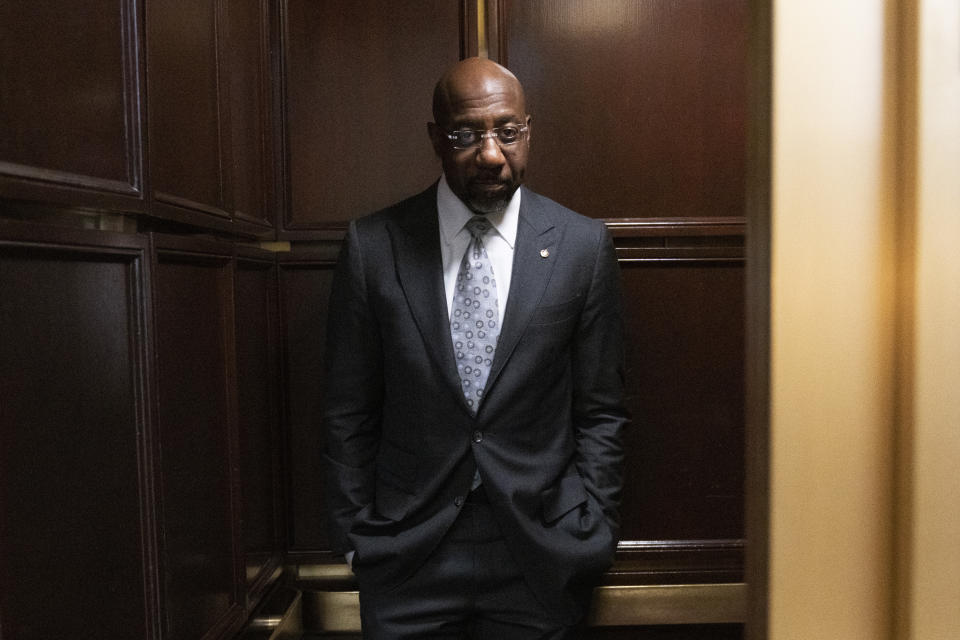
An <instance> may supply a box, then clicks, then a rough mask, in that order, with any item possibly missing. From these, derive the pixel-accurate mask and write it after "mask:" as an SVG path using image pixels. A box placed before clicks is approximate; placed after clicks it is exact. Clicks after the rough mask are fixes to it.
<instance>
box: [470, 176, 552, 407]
mask: <svg viewBox="0 0 960 640" xmlns="http://www.w3.org/2000/svg"><path fill="white" fill-rule="evenodd" d="M556 242H557V229H556V227H555V226H554V221H553V216H551V215H550V212H549V211H548V210H547V209H545V208H544V207H543V206H542V204H541V203H540V202H539V200H538V199H537V196H536V194H533V193H531V192H530V191H529V190H527V189H526V188H523V193H522V196H521V198H520V221H519V223H518V225H517V243H516V246H515V247H514V251H513V273H512V276H511V280H510V295H509V296H508V298H507V309H506V314H505V315H504V319H503V330H502V331H501V332H500V340H499V342H498V343H497V351H496V353H495V354H494V356H493V364H492V365H491V369H490V377H489V379H488V380H487V390H488V392H491V391H492V389H493V386H494V384H495V383H496V381H497V378H498V377H499V375H500V372H501V371H502V370H503V367H504V366H505V365H506V363H507V361H508V360H509V359H510V356H511V355H512V354H513V350H514V348H516V346H517V342H519V340H520V336H522V335H523V332H524V331H525V330H526V328H527V325H528V324H529V323H530V318H531V317H532V316H533V312H534V311H535V310H536V308H537V305H538V304H539V303H540V298H541V297H543V292H544V290H545V289H546V286H547V282H549V281H550V274H551V273H552V272H553V265H554V263H555V262H556V260H555V259H554V258H551V254H553V253H554V245H555V244H556ZM544 250H546V252H545V254H546V257H544ZM481 410H482V405H481Z"/></svg>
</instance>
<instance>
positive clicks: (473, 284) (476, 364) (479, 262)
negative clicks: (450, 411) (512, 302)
mask: <svg viewBox="0 0 960 640" xmlns="http://www.w3.org/2000/svg"><path fill="white" fill-rule="evenodd" d="M491 227H492V225H491V224H490V221H489V220H487V219H486V218H484V217H483V216H473V217H472V218H470V220H469V221H468V222H467V231H469V232H470V236H471V240H470V245H469V246H468V247H467V250H466V252H464V254H463V260H461V261H460V271H459V273H457V286H456V292H455V294H454V297H453V312H452V313H451V315H450V335H451V337H452V338H453V351H454V355H455V356H456V360H457V371H458V373H459V374H460V385H461V388H462V390H463V395H464V397H465V398H466V400H467V405H468V406H469V407H470V410H471V411H472V412H473V413H476V412H477V408H478V407H479V406H480V401H481V400H483V395H484V392H485V391H486V384H487V377H488V376H489V375H490V365H491V364H492V363H493V354H494V352H495V351H496V349H497V338H498V337H499V335H500V315H499V311H498V309H497V281H496V280H495V279H494V277H493V265H492V264H491V263H490V258H489V257H487V250H486V249H485V248H484V247H483V236H484V235H485V234H486V233H487V231H489V230H490V229H491Z"/></svg>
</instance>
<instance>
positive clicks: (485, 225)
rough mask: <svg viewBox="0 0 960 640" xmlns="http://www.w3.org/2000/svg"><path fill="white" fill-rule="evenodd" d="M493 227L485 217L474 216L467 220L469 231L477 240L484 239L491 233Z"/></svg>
mask: <svg viewBox="0 0 960 640" xmlns="http://www.w3.org/2000/svg"><path fill="white" fill-rule="evenodd" d="M491 226H492V225H491V224H490V221H489V220H487V219H486V218H484V217H483V216H473V217H472V218H470V219H469V220H467V231H469V232H470V235H471V236H473V237H474V238H476V239H477V240H480V239H482V238H483V236H484V235H486V233H487V231H490V227H491Z"/></svg>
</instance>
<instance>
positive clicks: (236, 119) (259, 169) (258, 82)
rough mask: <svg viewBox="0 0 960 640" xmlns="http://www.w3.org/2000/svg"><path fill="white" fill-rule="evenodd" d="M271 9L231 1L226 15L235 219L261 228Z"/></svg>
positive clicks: (260, 1)
mask: <svg viewBox="0 0 960 640" xmlns="http://www.w3.org/2000/svg"><path fill="white" fill-rule="evenodd" d="M268 5H269V3H268V2H267V0H253V1H251V0H230V2H229V5H228V7H229V8H228V12H227V19H228V24H229V34H228V35H229V42H230V45H229V47H228V55H227V61H228V64H229V70H230V126H231V131H232V136H233V137H232V156H233V204H234V215H235V216H236V217H238V218H241V219H244V220H249V221H251V222H255V223H259V224H270V223H271V220H270V215H269V213H268V209H267V202H268V198H269V192H268V188H267V187H268V184H269V183H268V180H267V176H268V171H267V166H266V159H267V157H268V153H270V151H269V143H270V140H269V138H268V133H269V131H270V130H271V127H270V120H269V118H270V112H269V105H270V93H269V87H268V84H269V82H268V80H267V69H268V67H267V63H268V61H269V40H268V38H269V31H268V27H269V24H270V15H269V6H268Z"/></svg>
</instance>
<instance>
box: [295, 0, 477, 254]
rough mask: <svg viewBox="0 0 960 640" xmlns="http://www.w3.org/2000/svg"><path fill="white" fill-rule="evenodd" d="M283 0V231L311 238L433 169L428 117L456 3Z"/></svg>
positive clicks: (456, 32)
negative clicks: (285, 196)
mask: <svg viewBox="0 0 960 640" xmlns="http://www.w3.org/2000/svg"><path fill="white" fill-rule="evenodd" d="M282 6H283V10H284V17H285V20H284V38H283V46H284V57H285V82H286V84H285V95H286V126H287V131H286V144H287V150H288V152H287V157H288V166H287V185H288V190H289V191H288V196H289V199H288V202H287V211H286V213H285V219H284V221H283V225H282V228H283V230H284V231H285V233H283V234H281V235H283V237H287V238H309V237H313V236H311V234H310V233H309V231H310V230H321V229H323V228H324V227H325V226H329V225H330V224H334V225H336V224H337V223H342V222H343V221H345V220H349V219H351V218H356V217H358V216H360V215H361V214H363V213H368V212H371V211H374V210H376V209H379V208H382V207H385V206H387V205H389V204H391V203H393V202H395V201H397V200H400V199H401V198H403V197H406V196H408V195H410V194H412V193H415V192H417V191H419V190H421V189H423V188H424V187H426V186H427V185H428V184H429V183H430V182H432V181H433V180H435V179H436V178H437V177H439V175H440V168H439V163H438V162H437V161H436V160H435V158H434V155H433V150H432V149H431V146H430V141H429V138H428V136H427V128H426V123H427V122H428V121H430V120H431V119H432V116H431V96H432V93H433V85H434V83H435V82H436V80H437V78H439V77H440V74H441V73H442V72H443V70H444V69H445V68H446V67H447V66H449V65H450V64H452V63H454V62H456V61H457V59H458V58H459V56H460V52H461V33H460V31H461V12H462V11H464V8H463V6H464V2H455V1H451V0H431V1H430V2H424V1H423V0H416V1H414V0H402V1H399V2H391V3H390V4H389V5H384V4H383V3H382V2H378V1H377V0H359V1H358V0H327V1H325V2H313V1H311V0H283V2H282ZM298 232H299V233H298Z"/></svg>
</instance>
